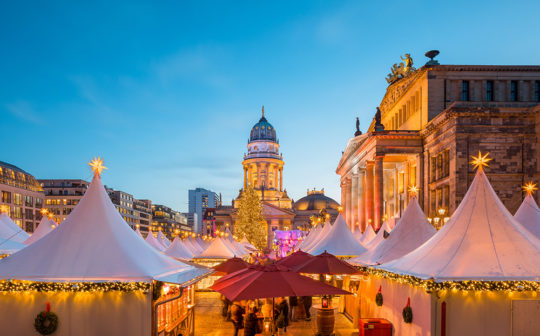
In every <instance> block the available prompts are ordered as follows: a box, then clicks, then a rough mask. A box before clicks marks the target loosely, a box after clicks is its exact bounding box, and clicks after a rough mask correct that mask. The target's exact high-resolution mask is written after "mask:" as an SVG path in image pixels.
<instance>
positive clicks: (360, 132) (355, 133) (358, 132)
mask: <svg viewBox="0 0 540 336" xmlns="http://www.w3.org/2000/svg"><path fill="white" fill-rule="evenodd" d="M359 135H362V131H361V130H360V120H359V119H358V117H356V132H354V136H355V137H357V136H359Z"/></svg>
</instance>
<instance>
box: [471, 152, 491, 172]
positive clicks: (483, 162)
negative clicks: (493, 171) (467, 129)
mask: <svg viewBox="0 0 540 336" xmlns="http://www.w3.org/2000/svg"><path fill="white" fill-rule="evenodd" d="M488 155H489V153H486V154H484V155H482V152H480V151H478V156H473V157H472V158H473V160H472V161H471V164H472V165H473V166H474V168H475V169H478V170H484V167H489V165H488V162H489V161H491V160H493V159H492V158H490V157H488Z"/></svg>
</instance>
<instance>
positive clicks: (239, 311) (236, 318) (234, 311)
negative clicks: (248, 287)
mask: <svg viewBox="0 0 540 336" xmlns="http://www.w3.org/2000/svg"><path fill="white" fill-rule="evenodd" d="M244 313H245V310H244V308H242V305H241V304H240V302H234V303H233V304H232V306H231V320H232V323H233V325H234V336H238V331H239V330H240V329H242V328H244V316H243V315H244Z"/></svg>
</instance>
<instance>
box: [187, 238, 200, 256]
mask: <svg viewBox="0 0 540 336" xmlns="http://www.w3.org/2000/svg"><path fill="white" fill-rule="evenodd" d="M184 245H186V247H187V248H188V249H190V250H191V251H192V252H193V253H194V254H195V255H197V254H201V253H203V251H204V250H205V248H203V247H202V246H201V245H199V244H198V243H197V241H195V239H193V238H192V237H188V238H186V239H184Z"/></svg>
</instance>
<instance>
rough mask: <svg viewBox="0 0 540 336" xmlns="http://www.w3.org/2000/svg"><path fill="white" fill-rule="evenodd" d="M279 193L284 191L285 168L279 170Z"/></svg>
mask: <svg viewBox="0 0 540 336" xmlns="http://www.w3.org/2000/svg"><path fill="white" fill-rule="evenodd" d="M279 191H283V167H280V168H279Z"/></svg>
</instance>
